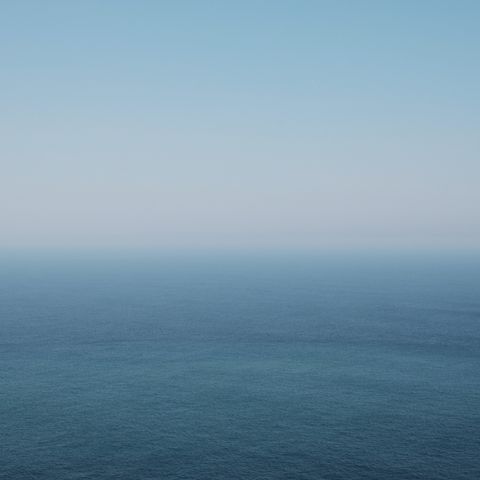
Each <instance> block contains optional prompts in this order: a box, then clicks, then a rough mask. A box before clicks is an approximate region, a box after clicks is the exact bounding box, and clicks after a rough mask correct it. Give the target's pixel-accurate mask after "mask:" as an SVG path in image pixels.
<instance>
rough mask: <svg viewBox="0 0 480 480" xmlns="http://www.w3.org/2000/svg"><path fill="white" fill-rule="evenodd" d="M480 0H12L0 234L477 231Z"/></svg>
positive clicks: (65, 243)
mask: <svg viewBox="0 0 480 480" xmlns="http://www.w3.org/2000/svg"><path fill="white" fill-rule="evenodd" d="M479 24H480V2H478V1H476V0H471V1H470V0H449V1H443V0H402V1H397V0H382V1H380V0H379V1H375V0H365V1H356V0H350V1H346V0H332V1H324V0H315V1H308V0H275V1H274V0H270V1H268V0H263V1H262V0H255V1H251V0H242V1H239V0H235V1H234V0H222V1H213V0H195V1H193V0H191V1H188V0H170V1H166V0H165V1H161V0H158V1H154V0H151V1H150V0H102V1H99V0H82V1H65V0H58V1H52V0H42V1H38V0H31V1H25V0H15V1H13V0H0V247H7V248H10V247H29V248H30V247H33V248H37V247H38V248H43V247H48V248H70V247H72V248H77V247H82V248H83V247H88V248H91V247H93V248H95V247H101V248H124V247H125V248H164V247H166V248H213V249H216V248H218V249H223V248H267V249H282V248H287V249H290V248H293V249H315V248H333V247H338V246H340V247H342V246H345V247H369V248H370V247H371V248H389V247H394V248H399V247H400V248H403V247H405V248H417V247H419V248H444V247H447V248H480V155H479V154H480V134H479V127H480V121H479V120H480V87H479V86H480V28H479Z"/></svg>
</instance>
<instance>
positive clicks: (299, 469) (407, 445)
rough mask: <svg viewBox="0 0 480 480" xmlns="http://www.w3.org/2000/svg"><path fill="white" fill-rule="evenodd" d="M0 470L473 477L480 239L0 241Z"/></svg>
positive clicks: (476, 465)
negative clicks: (290, 246) (383, 246)
mask: <svg viewBox="0 0 480 480" xmlns="http://www.w3.org/2000/svg"><path fill="white" fill-rule="evenodd" d="M0 478H1V479H2V480H3V479H5V480H30V479H31V480H57V479H58V480H80V479H85V480H87V479H88V480H107V479H108V480H127V479H128V480H147V479H148V480H167V479H178V480H183V479H189V480H235V479H246V480H250V479H251V480H282V479H289V480H290V479H291V480H322V479H329V480H360V479H365V480H367V479H368V480H370V479H372V480H373V479H375V480H377V479H378V480H400V479H401V480H413V479H422V480H442V479H444V480H447V479H448V480H478V479H480V255H478V254H475V253H468V254H467V253H465V252H461V253H458V252H453V251H449V252H435V253H425V252H335V253H329V252H322V253H292V252H289V253H278V252H277V253H265V252H241V253H234V252H217V253H215V252H210V253H198V252H197V253H178V252H177V253H165V252H163V253H158V252H157V253H155V252H153V253H152V252H116V253H112V252H108V253H106V252H53V251H52V252H48V253H45V252H43V253H42V252H28V253H25V252H4V253H2V254H1V255H0Z"/></svg>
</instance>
